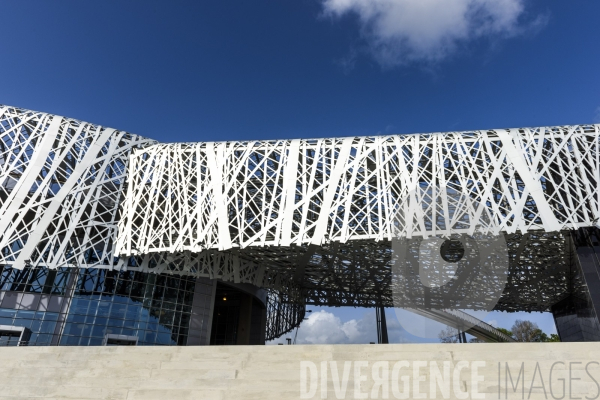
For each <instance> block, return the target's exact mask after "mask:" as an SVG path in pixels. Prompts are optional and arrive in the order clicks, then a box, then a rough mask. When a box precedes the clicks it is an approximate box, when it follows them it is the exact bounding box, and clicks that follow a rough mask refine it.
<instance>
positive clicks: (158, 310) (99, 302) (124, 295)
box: [0, 267, 195, 346]
mask: <svg viewBox="0 0 600 400" xmlns="http://www.w3.org/2000/svg"><path fill="white" fill-rule="evenodd" d="M194 287H195V278H192V277H186V276H172V275H164V274H162V275H157V274H149V273H141V272H127V271H110V270H102V269H77V268H59V269H57V270H50V269H47V268H31V267H29V268H25V269H24V270H17V269H13V268H10V267H0V326H12V327H24V328H28V329H29V330H30V331H31V335H30V338H29V340H28V343H25V344H28V345H58V344H60V345H79V346H87V345H102V344H103V342H104V340H105V338H106V337H107V335H126V336H136V337H137V338H138V344H139V345H185V344H186V342H187V336H188V330H189V325H190V316H191V313H192V302H193V298H194ZM5 342H6V343H14V339H12V340H5ZM0 344H1V343H0Z"/></svg>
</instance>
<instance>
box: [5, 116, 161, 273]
mask: <svg viewBox="0 0 600 400" xmlns="http://www.w3.org/2000/svg"><path fill="white" fill-rule="evenodd" d="M152 143H154V141H152V140H149V139H145V138H143V137H140V136H136V135H132V134H129V133H127V132H123V131H116V130H114V129H110V128H105V127H101V126H98V125H93V124H88V123H85V122H81V121H77V120H73V119H68V118H63V117H59V116H55V115H50V114H46V113H40V112H35V111H29V110H23V109H19V108H15V107H8V106H0V249H1V251H0V264H4V265H9V266H12V267H14V268H19V269H22V268H23V267H24V266H25V265H26V264H29V265H33V266H47V267H50V268H56V267H63V266H73V265H77V266H81V267H100V268H113V267H115V266H117V265H118V264H119V263H121V264H122V263H123V262H124V260H121V261H119V260H118V259H117V258H115V255H114V246H115V237H116V233H117V219H118V218H119V203H120V201H121V199H122V198H123V183H124V178H125V174H126V171H127V164H128V162H129V154H130V153H131V150H132V149H133V148H136V147H141V146H145V145H149V144H152Z"/></svg>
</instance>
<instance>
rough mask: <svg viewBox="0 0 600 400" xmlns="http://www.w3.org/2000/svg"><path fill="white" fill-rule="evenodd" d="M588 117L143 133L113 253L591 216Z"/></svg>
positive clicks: (594, 167) (588, 220)
mask: <svg viewBox="0 0 600 400" xmlns="http://www.w3.org/2000/svg"><path fill="white" fill-rule="evenodd" d="M599 130H600V128H599V126H597V125H588V126H572V127H552V128H536V129H529V128H527V129H509V130H507V129H497V130H491V131H474V132H456V133H445V134H427V135H402V136H400V135H396V136H376V137H358V138H340V139H315V140H286V141H267V142H221V143H191V144H157V145H153V146H150V147H147V148H145V149H144V151H138V152H134V154H133V156H132V159H131V164H130V165H129V172H128V179H129V189H128V192H127V198H126V201H125V202H124V208H123V218H122V220H121V221H120V224H119V238H118V244H117V252H118V253H119V254H124V255H135V254H150V253H171V254H174V253H178V252H183V251H190V252H193V253H199V252H202V251H204V250H207V249H215V250H220V251H223V250H228V249H232V248H240V249H244V248H248V247H265V246H276V247H286V246H290V245H315V246H321V245H323V244H327V243H331V242H340V243H347V242H348V241H354V240H375V241H381V240H392V238H394V237H397V236H398V235H400V236H406V237H409V238H410V237H412V236H422V237H427V236H428V235H434V234H441V235H449V234H450V233H463V232H464V233H469V234H472V233H473V232H474V231H475V229H478V230H479V231H482V232H486V231H491V232H493V233H496V234H497V233H499V232H506V233H514V232H517V231H520V232H522V233H525V232H527V231H534V230H543V231H546V232H556V231H560V230H564V229H572V228H578V227H582V226H591V225H594V224H595V223H596V222H597V221H598V220H599V219H600V209H599V201H598V200H599V199H598V187H597V184H596V183H597V179H598V175H599V162H598V157H599V155H600V152H599V149H598V146H599V144H600V142H599V133H600V132H599ZM436 190H437V191H442V193H437V192H436ZM431 197H434V198H436V199H440V200H441V201H432V199H431ZM147 210H155V212H154V213H153V214H152V215H147ZM398 215H401V216H402V218H401V219H400V221H396V220H397V219H398ZM397 222H399V223H397Z"/></svg>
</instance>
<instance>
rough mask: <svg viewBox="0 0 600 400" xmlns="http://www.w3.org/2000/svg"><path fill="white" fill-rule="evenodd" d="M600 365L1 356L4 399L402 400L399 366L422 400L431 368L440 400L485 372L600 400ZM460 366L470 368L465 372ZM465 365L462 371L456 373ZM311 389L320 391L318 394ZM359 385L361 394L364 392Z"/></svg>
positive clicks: (384, 352)
mask: <svg viewBox="0 0 600 400" xmlns="http://www.w3.org/2000/svg"><path fill="white" fill-rule="evenodd" d="M597 360H600V343H485V344H389V345H293V346H287V345H285V346H214V347H142V346H139V347H133V346H131V347H130V346H122V347H12V348H0V399H9V398H10V399H27V398H55V399H59V398H60V399H67V398H68V399H178V400H179V399H256V400H259V399H260V400H266V399H277V400H282V399H299V398H303V397H301V395H302V394H303V393H304V394H307V396H305V397H304V398H315V399H320V398H329V399H335V398H348V399H353V398H355V395H356V394H357V393H358V396H359V397H358V398H360V395H361V393H364V395H363V397H362V398H384V392H382V389H383V386H387V387H388V398H391V399H393V398H395V396H394V392H393V388H392V387H391V386H390V385H389V383H390V382H393V381H394V369H393V367H394V365H396V363H398V362H400V361H404V362H405V364H403V366H402V365H401V366H402V368H399V369H397V371H399V375H397V376H396V377H395V381H396V382H399V384H398V385H397V386H398V390H399V391H403V388H404V386H403V385H404V381H405V380H408V383H409V384H408V386H407V388H408V390H409V394H408V396H409V397H408V398H415V397H418V396H419V394H418V393H416V392H415V391H414V389H415V387H416V388H417V389H418V391H419V392H420V393H421V394H422V396H423V397H422V398H431V397H430V393H432V392H431V386H430V383H431V379H430V378H431V377H432V376H435V374H434V375H431V373H432V371H433V370H432V365H433V364H432V363H431V362H435V365H436V366H437V367H436V368H439V370H440V371H441V375H440V376H442V375H443V374H444V366H445V365H447V366H448V367H450V370H449V375H448V376H447V378H448V379H450V381H452V379H454V378H455V380H454V381H452V382H449V386H448V388H449V393H448V397H445V396H444V393H443V391H441V389H440V387H441V388H444V383H443V382H442V383H441V386H436V385H438V383H436V382H437V381H435V380H434V387H433V388H434V392H433V393H434V394H435V395H436V397H435V398H439V399H443V398H459V396H461V393H465V392H466V393H468V396H471V395H473V394H474V391H473V389H474V388H473V376H474V375H473V369H475V367H476V366H477V371H476V373H475V378H479V379H480V380H479V381H477V383H478V393H480V394H481V395H483V396H485V398H488V399H498V391H500V393H501V398H503V399H504V398H505V389H506V388H507V394H508V396H507V397H508V398H519V399H521V398H528V397H527V396H528V392H529V390H530V386H538V388H535V387H534V388H533V389H531V390H532V393H531V397H529V398H532V399H538V398H539V399H541V398H545V397H544V393H543V390H542V389H541V388H539V386H541V383H540V379H542V380H543V381H544V384H545V389H544V390H545V391H546V394H547V396H548V398H552V396H551V394H550V392H549V385H550V384H551V386H552V388H553V391H554V396H555V397H560V395H561V393H562V391H561V382H567V389H566V390H567V391H566V397H565V398H569V392H568V389H569V388H570V389H571V393H572V396H573V397H581V398H585V397H586V396H589V397H590V398H593V397H594V396H595V395H596V394H597V393H598V389H597V385H596V384H595V383H594V380H593V379H595V380H596V381H598V382H600V368H599V366H600V364H598V362H596V361H597ZM461 361H462V362H463V364H459V362H461ZM324 362H325V363H324ZM331 362H335V365H336V366H337V371H336V372H337V373H336V374H333V373H332V363H331ZM345 362H351V363H348V364H345ZM378 362H379V363H378ZM386 362H387V368H386ZM444 362H446V364H444ZM465 362H466V364H465ZM477 362H479V364H477ZM557 362H559V364H556V363H557ZM560 362H562V363H564V364H560ZM569 362H580V363H581V364H573V365H572V368H571V369H572V371H571V376H572V378H573V379H575V378H577V379H579V380H572V381H570V383H569ZM590 362H595V363H592V364H589V363H590ZM322 363H323V364H322ZM483 363H485V365H483ZM407 364H408V365H407ZM324 365H326V366H327V368H326V373H325V376H326V382H327V384H326V385H322V384H321V382H320V381H319V379H320V378H321V376H322V375H323V366H324ZM460 365H462V367H461V368H462V369H460V370H458V372H457V369H458V367H459V366H460ZM465 365H466V367H465ZM499 365H500V380H499V379H498V376H499ZM506 365H508V368H509V369H510V374H511V375H510V376H511V378H512V380H513V381H516V379H517V376H518V375H519V372H520V368H521V367H523V376H524V379H523V378H522V380H521V383H519V384H518V389H517V392H516V393H513V391H512V389H511V386H510V381H508V384H505V378H507V377H508V375H507V374H506ZM536 365H537V366H538V367H537V368H539V371H538V372H539V373H538V372H536ZM553 365H554V368H553V367H552V366H553ZM586 366H587V368H588V371H587V372H586V370H585V368H586ZM345 367H346V369H347V371H348V379H347V387H346V392H345V395H344V394H343V393H342V389H343V388H341V387H338V388H337V389H338V393H337V394H338V396H342V397H336V387H335V386H336V385H334V383H335V384H337V386H340V383H342V384H343V380H342V381H340V380H339V379H338V378H339V377H342V376H343V375H344V368H345ZM373 367H375V372H376V374H375V378H376V379H374V377H373V371H374V369H373ZM357 369H358V374H356V370H357ZM385 370H387V371H388V379H387V380H385V379H383V378H382V380H381V382H388V383H384V384H383V385H382V386H378V387H377V388H378V389H377V393H372V389H373V386H374V383H376V382H378V379H379V378H381V377H382V376H384V372H385ZM551 370H553V371H552V381H551V382H550V372H551ZM302 371H304V372H305V376H306V377H307V384H306V385H305V390H304V391H301V376H302ZM415 371H416V372H415ZM536 374H538V375H537V376H538V377H537V378H536V377H535V375H536ZM419 377H421V378H420V379H421V380H422V381H420V380H419ZM404 378H406V379H404ZM592 378H593V379H592ZM311 379H313V380H311ZM403 379H404V380H403ZM560 379H565V381H560ZM311 382H313V387H312V389H313V390H314V393H311V392H310V389H311ZM415 382H416V386H415V385H414V384H415ZM444 382H445V381H444ZM532 382H533V384H532ZM355 383H358V386H356V387H355ZM522 383H524V386H523V388H524V389H523V392H524V397H522V394H521V386H520V385H521V384H522ZM392 386H393V385H392ZM323 387H324V389H323V391H321V389H322V388H323ZM436 387H437V389H436ZM394 388H395V387H394ZM355 389H357V390H356V393H355ZM457 391H458V392H457ZM306 392H308V393H306ZM457 393H458V394H457ZM372 394H373V397H372V396H371V395H372ZM308 395H310V396H308ZM364 396H366V397H364Z"/></svg>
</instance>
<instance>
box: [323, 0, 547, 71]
mask: <svg viewBox="0 0 600 400" xmlns="http://www.w3.org/2000/svg"><path fill="white" fill-rule="evenodd" d="M525 1H526V0H322V2H323V11H324V15H326V16H332V17H341V16H343V15H346V14H354V15H356V16H358V19H359V22H360V26H361V33H362V36H363V38H364V39H365V40H366V41H367V43H368V45H369V46H368V47H369V51H370V52H371V54H372V55H373V56H374V57H375V59H376V60H377V61H378V62H379V63H380V64H381V65H382V66H384V67H392V66H396V65H401V64H405V63H410V62H425V63H428V64H432V63H435V62H438V61H440V60H442V59H444V58H446V57H448V56H450V55H451V54H452V53H454V52H455V51H456V50H457V48H458V46H460V45H461V44H464V43H466V42H468V41H471V40H474V39H478V38H484V37H488V38H492V37H493V38H507V37H512V36H517V35H520V34H523V33H524V32H526V31H531V30H532V29H539V28H540V27H542V26H543V25H545V24H546V22H547V16H546V15H539V16H536V17H535V18H530V19H529V20H528V21H525V20H524V19H525V16H526V15H525V14H526V13H525V5H524V2H525Z"/></svg>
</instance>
